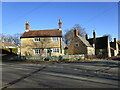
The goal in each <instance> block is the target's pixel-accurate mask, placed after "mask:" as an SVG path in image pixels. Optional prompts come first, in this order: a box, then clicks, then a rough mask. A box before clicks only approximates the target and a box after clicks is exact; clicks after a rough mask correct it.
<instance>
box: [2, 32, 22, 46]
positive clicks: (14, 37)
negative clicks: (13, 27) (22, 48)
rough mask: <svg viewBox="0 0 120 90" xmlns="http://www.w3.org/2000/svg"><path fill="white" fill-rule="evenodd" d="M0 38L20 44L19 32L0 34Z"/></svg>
mask: <svg viewBox="0 0 120 90" xmlns="http://www.w3.org/2000/svg"><path fill="white" fill-rule="evenodd" d="M0 40H1V41H2V40H4V41H7V42H10V43H12V42H14V44H15V45H18V46H19V45H20V34H19V33H16V34H14V35H3V34H0Z"/></svg>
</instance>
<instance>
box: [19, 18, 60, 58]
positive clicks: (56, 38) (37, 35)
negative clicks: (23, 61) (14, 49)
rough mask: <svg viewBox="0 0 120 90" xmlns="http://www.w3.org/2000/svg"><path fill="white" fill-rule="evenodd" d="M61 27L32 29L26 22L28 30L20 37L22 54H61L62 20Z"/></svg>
mask: <svg viewBox="0 0 120 90" xmlns="http://www.w3.org/2000/svg"><path fill="white" fill-rule="evenodd" d="M58 25H59V29H49V30H30V28H29V27H30V25H29V23H28V22H26V31H25V32H24V33H23V34H22V36H21V37H20V39H21V56H59V55H61V54H62V21H61V20H60V19H59V22H58Z"/></svg>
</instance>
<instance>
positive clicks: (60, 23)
mask: <svg viewBox="0 0 120 90" xmlns="http://www.w3.org/2000/svg"><path fill="white" fill-rule="evenodd" d="M58 26H59V30H62V20H61V19H59V21H58Z"/></svg>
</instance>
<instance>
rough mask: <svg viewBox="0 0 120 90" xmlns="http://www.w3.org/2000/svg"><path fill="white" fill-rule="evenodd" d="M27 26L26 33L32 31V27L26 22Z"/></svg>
mask: <svg viewBox="0 0 120 90" xmlns="http://www.w3.org/2000/svg"><path fill="white" fill-rule="evenodd" d="M25 25H26V29H25V31H26V32H28V31H29V30H30V25H29V23H28V21H27V22H26V24H25Z"/></svg>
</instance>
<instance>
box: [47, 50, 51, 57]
mask: <svg viewBox="0 0 120 90" xmlns="http://www.w3.org/2000/svg"><path fill="white" fill-rule="evenodd" d="M49 56H51V48H47V57H49Z"/></svg>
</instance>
